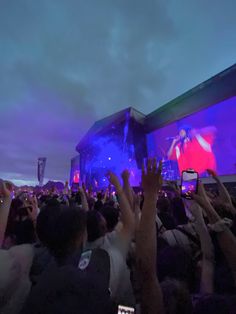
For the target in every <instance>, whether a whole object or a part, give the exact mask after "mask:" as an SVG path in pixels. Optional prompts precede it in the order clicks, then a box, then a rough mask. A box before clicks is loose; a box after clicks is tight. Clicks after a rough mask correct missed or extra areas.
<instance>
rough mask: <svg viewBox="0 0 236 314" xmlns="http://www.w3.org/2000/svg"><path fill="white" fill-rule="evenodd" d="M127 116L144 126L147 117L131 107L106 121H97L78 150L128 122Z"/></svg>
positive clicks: (107, 118)
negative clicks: (95, 137) (93, 139)
mask: <svg viewBox="0 0 236 314" xmlns="http://www.w3.org/2000/svg"><path fill="white" fill-rule="evenodd" d="M127 114H128V115H129V117H130V118H131V119H133V120H135V121H136V122H137V123H139V124H144V121H145V115H144V114H143V113H141V112H139V111H138V110H136V109H134V108H132V107H129V108H126V109H124V110H121V111H119V112H116V113H114V114H112V115H110V116H108V117H105V118H104V119H101V120H98V121H96V122H95V123H94V124H93V126H92V127H91V128H90V129H89V130H88V132H87V133H86V134H85V136H84V137H83V138H82V140H81V141H80V142H79V144H78V145H77V146H76V150H77V151H78V152H79V151H81V150H82V149H84V148H85V147H86V145H88V143H90V140H91V139H92V138H93V137H94V136H95V135H100V134H101V133H103V132H106V131H107V130H108V129H110V128H112V127H115V126H116V125H118V124H120V123H122V122H124V121H125V120H126V117H127Z"/></svg>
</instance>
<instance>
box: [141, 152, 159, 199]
mask: <svg viewBox="0 0 236 314" xmlns="http://www.w3.org/2000/svg"><path fill="white" fill-rule="evenodd" d="M161 170H162V162H161V161H160V163H159V165H158V167H157V161H156V159H155V158H154V159H151V158H150V159H148V161H147V165H146V167H145V166H144V165H143V168H142V187H143V190H144V193H157V192H158V191H159V190H160V188H161V186H162V176H161Z"/></svg>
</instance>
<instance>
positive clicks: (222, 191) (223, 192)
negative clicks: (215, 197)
mask: <svg viewBox="0 0 236 314" xmlns="http://www.w3.org/2000/svg"><path fill="white" fill-rule="evenodd" d="M207 172H208V174H209V175H211V176H212V178H213V179H214V180H215V181H216V184H217V187H218V191H219V197H220V200H221V201H222V202H224V203H225V205H228V206H227V208H228V209H229V211H230V212H231V214H233V215H236V208H235V207H234V205H233V202H232V199H231V196H230V194H229V192H228V191H227V189H226V187H225V186H224V184H223V183H222V182H221V181H220V178H219V177H218V175H217V173H216V172H215V171H214V170H211V169H207Z"/></svg>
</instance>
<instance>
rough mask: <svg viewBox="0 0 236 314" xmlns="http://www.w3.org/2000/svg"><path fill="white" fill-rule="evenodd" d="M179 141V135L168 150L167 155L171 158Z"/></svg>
mask: <svg viewBox="0 0 236 314" xmlns="http://www.w3.org/2000/svg"><path fill="white" fill-rule="evenodd" d="M178 142H179V137H176V138H175V139H174V140H173V142H172V144H171V146H170V148H169V150H168V153H167V157H168V158H169V159H170V158H171V156H172V154H173V151H174V148H175V146H176V144H177V143H178Z"/></svg>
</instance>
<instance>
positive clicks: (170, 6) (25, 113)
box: [0, 0, 236, 180]
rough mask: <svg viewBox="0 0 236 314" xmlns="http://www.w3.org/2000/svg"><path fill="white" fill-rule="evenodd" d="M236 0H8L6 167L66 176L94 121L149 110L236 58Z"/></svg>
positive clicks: (1, 169) (1, 130)
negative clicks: (41, 166)
mask: <svg viewBox="0 0 236 314" xmlns="http://www.w3.org/2000/svg"><path fill="white" fill-rule="evenodd" d="M235 9H236V8H235V2H234V1H230V0H228V1H224V3H223V2H222V3H220V2H219V3H215V1H214V2H213V0H209V1H207V3H206V2H205V1H203V0H200V1H196V0H192V1H187V0H183V1H182V2H181V5H180V3H179V2H176V1H164V0H158V1H156V0H148V1H146V2H144V1H143V0H128V1H127V0H117V1H116V0H115V1H110V0H99V1H94V0H86V1H78V0H50V1H48V0H41V1H31V0H22V1H20V2H19V1H17V0H11V1H7V0H4V1H2V2H1V10H0V47H1V49H0V72H1V78H0V110H1V123H0V145H1V162H0V175H1V176H4V175H6V173H9V174H10V176H12V177H14V173H15V176H16V177H17V174H22V176H25V177H26V178H27V180H34V178H35V172H36V171H35V167H36V160H37V157H39V156H46V157H47V158H48V163H47V168H46V172H47V177H48V178H50V179H61V180H62V179H66V178H67V177H68V174H69V167H70V158H71V157H73V156H74V155H75V154H76V152H75V146H76V144H77V143H78V141H79V140H80V138H81V137H82V136H83V134H84V133H85V132H86V131H87V129H88V128H89V127H90V126H91V125H92V124H93V123H94V121H95V120H97V119H100V118H103V117H104V116H106V115H109V114H112V113H114V112H116V111H117V110H121V109H123V108H125V107H128V106H134V107H135V108H137V109H138V110H141V111H143V112H144V113H148V112H150V111H152V110H155V109H156V108H157V107H158V106H160V105H162V104H163V103H164V102H165V101H167V100H170V99H172V98H173V97H175V96H177V95H179V94H180V93H182V92H184V91H186V90H187V89H189V88H191V87H193V86H194V85H195V84H197V83H200V82H201V81H202V80H204V79H207V78H209V77H210V76H211V75H213V74H216V73H217V72H219V71H220V70H223V69H224V68H226V67H227V66H229V65H231V64H232V63H233V62H234V60H235V50H236V37H235V36H236V33H235V31H234V29H235V26H236V21H235V18H234V13H233V12H234V11H235Z"/></svg>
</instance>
